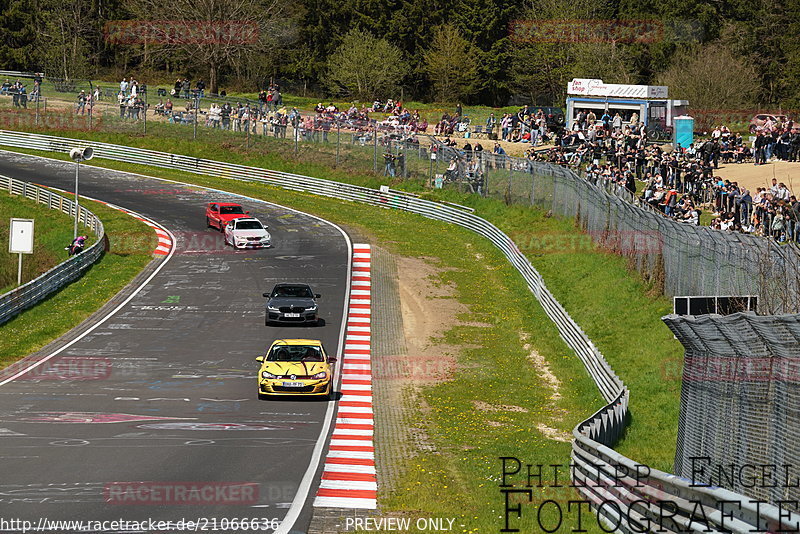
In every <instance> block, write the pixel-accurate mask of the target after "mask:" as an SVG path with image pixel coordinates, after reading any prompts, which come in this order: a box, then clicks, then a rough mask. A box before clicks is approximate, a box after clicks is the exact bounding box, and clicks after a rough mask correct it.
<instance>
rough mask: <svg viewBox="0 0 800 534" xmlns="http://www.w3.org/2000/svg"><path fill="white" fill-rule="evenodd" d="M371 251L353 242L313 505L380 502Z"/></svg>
mask: <svg viewBox="0 0 800 534" xmlns="http://www.w3.org/2000/svg"><path fill="white" fill-rule="evenodd" d="M370 269H371V252H370V246H369V245H353V271H352V275H351V276H352V279H351V286H350V301H349V306H348V314H347V330H346V332H345V344H344V355H343V361H342V386H341V393H342V396H341V399H340V400H339V412H338V413H337V415H336V424H335V426H334V428H333V434H332V435H331V442H330V447H329V449H328V457H327V458H326V459H325V467H324V469H323V472H322V480H321V481H320V485H319V490H318V491H317V497H316V499H314V506H316V507H319V508H363V509H368V510H374V509H376V508H377V507H378V501H377V498H378V479H377V476H376V471H375V445H374V443H373V440H372V436H373V431H374V428H375V427H374V414H373V411H372V366H371V364H370V354H371V350H370V319H371V315H372V309H371V298H370V297H371V287H372V285H371V284H372V281H371V280H372V278H371V270H370Z"/></svg>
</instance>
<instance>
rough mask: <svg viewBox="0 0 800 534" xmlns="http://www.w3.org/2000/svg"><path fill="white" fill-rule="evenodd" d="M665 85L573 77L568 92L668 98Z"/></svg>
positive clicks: (590, 94)
mask: <svg viewBox="0 0 800 534" xmlns="http://www.w3.org/2000/svg"><path fill="white" fill-rule="evenodd" d="M667 89H668V88H667V86H665V85H628V84H621V83H603V80H598V79H593V78H573V80H572V81H571V82H569V84H567V94H570V95H581V96H613V97H626V98H667Z"/></svg>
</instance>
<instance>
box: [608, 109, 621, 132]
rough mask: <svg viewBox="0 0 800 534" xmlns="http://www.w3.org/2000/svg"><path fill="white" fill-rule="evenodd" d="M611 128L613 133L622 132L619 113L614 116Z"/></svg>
mask: <svg viewBox="0 0 800 534" xmlns="http://www.w3.org/2000/svg"><path fill="white" fill-rule="evenodd" d="M611 127H612V128H613V129H614V131H615V132H619V131H621V130H622V116H621V115H620V114H619V111H618V112H616V113H615V114H614V119H613V120H612V121H611Z"/></svg>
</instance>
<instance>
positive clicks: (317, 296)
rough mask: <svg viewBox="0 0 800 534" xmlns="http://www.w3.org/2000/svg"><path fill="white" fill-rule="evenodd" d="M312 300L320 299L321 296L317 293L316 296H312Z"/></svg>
mask: <svg viewBox="0 0 800 534" xmlns="http://www.w3.org/2000/svg"><path fill="white" fill-rule="evenodd" d="M314 298H315V299H318V298H322V295H320V294H319V293H317V294H316V295H314Z"/></svg>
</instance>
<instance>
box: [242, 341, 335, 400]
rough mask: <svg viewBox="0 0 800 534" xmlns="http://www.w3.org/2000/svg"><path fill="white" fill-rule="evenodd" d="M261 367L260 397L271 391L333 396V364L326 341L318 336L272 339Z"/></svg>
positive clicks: (271, 392)
mask: <svg viewBox="0 0 800 534" xmlns="http://www.w3.org/2000/svg"><path fill="white" fill-rule="evenodd" d="M256 361H257V362H261V368H260V369H259V370H258V397H259V398H264V397H265V396H268V395H320V396H325V397H327V398H329V399H330V398H331V394H332V393H333V366H332V365H331V364H332V363H333V362H335V361H336V358H335V357H333V356H328V355H327V353H326V352H325V347H323V346H322V342H321V341H319V340H316V339H278V340H275V341H274V342H273V343H272V346H270V348H269V350H268V351H267V353H266V354H265V355H264V356H259V357H258V358H256Z"/></svg>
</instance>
